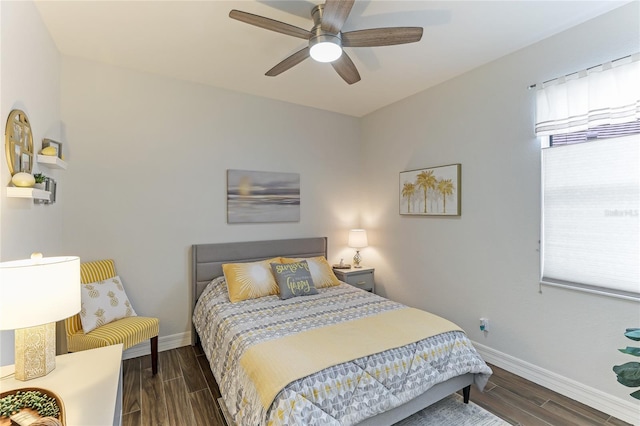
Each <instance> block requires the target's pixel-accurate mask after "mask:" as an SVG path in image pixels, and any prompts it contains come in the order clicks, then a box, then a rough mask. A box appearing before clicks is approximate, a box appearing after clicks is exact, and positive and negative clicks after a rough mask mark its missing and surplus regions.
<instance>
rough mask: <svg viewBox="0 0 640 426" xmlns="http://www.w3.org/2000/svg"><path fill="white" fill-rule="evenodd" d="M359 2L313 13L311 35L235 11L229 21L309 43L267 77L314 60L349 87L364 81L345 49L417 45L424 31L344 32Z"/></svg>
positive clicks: (333, 3)
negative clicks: (354, 4)
mask: <svg viewBox="0 0 640 426" xmlns="http://www.w3.org/2000/svg"><path fill="white" fill-rule="evenodd" d="M354 1H355V0H326V2H325V3H324V4H319V5H317V6H315V7H314V8H313V9H312V10H311V17H312V18H313V28H312V29H311V31H307V30H305V29H303V28H300V27H296V26H294V25H290V24H287V23H284V22H280V21H276V20H274V19H270V18H265V17H264V16H259V15H254V14H252V13H247V12H242V11H240V10H235V9H234V10H232V11H231V12H229V17H230V18H232V19H237V20H238V21H242V22H245V23H247V24H251V25H255V26H256V27H260V28H264V29H267V30H270V31H275V32H278V33H282V34H286V35H289V36H293V37H298V38H301V39H304V40H308V42H309V45H308V46H307V47H305V48H304V49H302V50H299V51H297V52H296V53H294V54H293V55H291V56H289V57H288V58H286V59H285V60H283V61H282V62H280V63H279V64H277V65H276V66H275V67H273V68H271V69H270V70H269V71H267V72H266V74H265V75H267V76H269V77H275V76H276V75H279V74H281V73H283V72H285V71H286V70H288V69H290V68H292V67H293V66H295V65H297V64H299V63H300V62H302V61H304V60H305V59H307V58H308V57H309V56H311V57H312V58H313V59H315V60H316V61H319V62H331V65H332V66H333V68H334V69H335V70H336V72H337V73H338V74H339V75H340V77H342V79H343V80H344V81H346V82H347V83H349V84H353V83H357V82H358V81H360V74H359V73H358V70H357V69H356V66H355V65H354V64H353V61H351V58H349V55H347V53H346V52H345V51H344V50H343V47H375V46H391V45H394V44H405V43H414V42H417V41H420V39H421V38H422V28H421V27H390V28H370V29H366V30H358V31H349V32H346V33H343V32H341V29H342V26H343V25H344V23H345V21H346V20H347V17H348V16H349V12H351V8H352V7H353V3H354Z"/></svg>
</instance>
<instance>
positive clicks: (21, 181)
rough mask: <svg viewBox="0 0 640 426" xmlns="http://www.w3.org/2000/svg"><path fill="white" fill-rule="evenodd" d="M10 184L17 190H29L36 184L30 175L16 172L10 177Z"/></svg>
mask: <svg viewBox="0 0 640 426" xmlns="http://www.w3.org/2000/svg"><path fill="white" fill-rule="evenodd" d="M11 183H13V185H14V186H17V187H19V188H31V187H33V185H35V183H36V179H35V177H34V176H32V175H31V173H26V172H18V173H16V174H15V175H13V176H12V177H11Z"/></svg>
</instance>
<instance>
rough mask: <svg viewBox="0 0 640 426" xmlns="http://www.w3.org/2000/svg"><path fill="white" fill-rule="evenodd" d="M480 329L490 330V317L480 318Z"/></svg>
mask: <svg viewBox="0 0 640 426" xmlns="http://www.w3.org/2000/svg"><path fill="white" fill-rule="evenodd" d="M480 331H485V332H486V331H489V318H480Z"/></svg>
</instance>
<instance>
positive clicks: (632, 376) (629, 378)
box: [613, 328, 640, 400]
mask: <svg viewBox="0 0 640 426" xmlns="http://www.w3.org/2000/svg"><path fill="white" fill-rule="evenodd" d="M624 335H625V336H626V337H627V338H629V339H631V340H634V341H640V328H627V329H626V331H625V333H624ZM618 350H619V351H620V352H622V353H623V354H628V355H632V356H637V357H640V348H638V347H634V346H627V347H626V348H624V349H618ZM613 372H614V373H616V375H617V376H618V382H619V383H621V384H623V385H625V386H627V387H630V388H635V387H639V386H640V362H627V363H625V364H622V365H615V366H613ZM630 395H631V396H632V397H634V398H635V399H639V400H640V390H636V391H635V392H632V393H631V394H630Z"/></svg>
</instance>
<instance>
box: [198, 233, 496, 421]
mask: <svg viewBox="0 0 640 426" xmlns="http://www.w3.org/2000/svg"><path fill="white" fill-rule="evenodd" d="M326 256H327V239H326V238H325V237H314V238H300V239H288V240H270V241H251V242H234V243H219V244H196V245H193V246H192V297H193V312H192V321H193V327H194V328H193V334H192V336H193V342H192V343H193V344H194V345H195V344H197V342H198V340H199V341H200V343H201V345H202V348H203V350H204V352H205V354H206V356H207V359H208V361H209V364H210V366H211V370H212V372H213V374H214V377H215V379H216V381H217V383H218V385H219V387H220V392H221V395H222V399H223V403H222V404H221V408H222V409H223V411H225V412H226V413H225V414H226V415H228V416H229V417H230V418H231V422H230V423H234V424H238V425H254V424H256V425H257V424H268V425H279V424H281V425H295V424H298V425H311V424H318V425H320V424H322V425H331V424H335V425H351V424H359V425H391V424H394V423H396V422H398V421H400V420H402V419H404V418H406V417H408V416H410V415H412V414H414V413H415V412H417V411H420V410H421V409H423V408H425V407H427V406H429V405H431V404H433V403H434V402H437V401H439V400H440V399H442V398H444V397H446V396H448V395H450V394H452V393H454V392H457V391H459V390H461V389H462V390H463V394H464V400H465V402H468V400H469V392H470V386H471V384H475V385H476V386H477V387H478V388H479V389H480V390H482V389H483V388H484V386H485V384H486V383H487V380H488V378H489V376H490V375H491V369H490V368H489V367H488V366H487V365H486V364H485V363H484V361H483V360H482V358H481V357H480V356H479V355H478V354H477V352H476V351H475V349H474V348H473V346H472V345H471V342H470V340H469V339H468V338H467V337H466V335H465V334H464V332H462V331H461V330H459V329H456V328H455V324H454V325H453V327H452V328H451V329H449V328H446V329H443V330H444V331H438V332H437V333H436V334H435V335H434V336H432V337H429V338H424V339H419V340H418V339H416V338H415V337H413V336H410V337H407V338H409V339H413V340H415V341H412V342H411V343H407V344H402V345H400V343H388V342H386V339H378V338H377V337H376V336H378V335H383V334H384V333H385V326H386V324H387V323H389V320H388V318H391V317H392V316H399V315H400V316H399V319H400V320H401V321H404V322H403V324H408V323H415V324H418V325H417V326H416V328H424V326H423V325H424V323H426V322H427V321H426V319H429V321H430V318H426V319H425V321H423V320H422V319H423V317H421V316H420V315H431V314H428V313H425V312H423V311H420V312H415V311H418V310H414V309H412V308H408V307H406V306H404V305H400V304H398V303H396V302H393V301H389V300H387V299H384V298H382V297H379V296H376V295H373V294H371V293H367V292H365V291H363V290H360V289H357V288H354V287H352V286H349V285H348V284H346V283H341V284H339V285H335V286H331V287H327V288H321V289H318V294H315V295H313V296H304V297H294V298H291V299H287V300H280V298H279V297H278V296H277V295H274V296H267V297H260V298H257V299H252V300H248V301H243V302H239V303H231V302H230V301H229V297H228V295H227V288H226V282H225V279H224V274H223V270H222V269H223V266H222V265H224V264H229V263H234V264H235V263H243V262H245V263H246V262H256V261H262V260H265V259H271V258H297V259H301V258H302V259H311V258H316V257H324V258H326ZM403 315H418V316H417V317H404V316H403ZM433 317H435V316H433ZM434 319H435V320H436V322H438V321H440V320H442V324H441V325H442V326H443V327H444V326H445V322H446V323H448V322H447V321H446V320H443V319H441V318H439V317H435V318H434ZM376 320H378V321H379V322H378V323H375V321H376ZM372 321H373V322H372ZM449 324H451V323H449ZM355 325H361V326H365V327H367V328H366V330H369V332H366V333H363V332H362V330H363V329H357V330H359V331H357V332H356V331H354V330H356V329H350V330H347V329H348V328H349V327H351V326H355ZM403 328H405V327H404V325H403ZM406 328H411V327H406ZM285 329H286V331H283V330H285ZM342 330H347V331H345V332H344V333H345V335H344V336H341V334H342ZM372 330H375V332H372ZM438 330H439V329H438ZM396 331H397V330H396ZM283 333H284V334H286V336H283V335H282V334H283ZM349 333H351V334H349ZM392 334H394V335H396V334H402V333H397V332H393V333H392ZM390 337H392V338H393V337H394V336H390ZM305 339H306V340H305ZM341 339H342V340H341ZM380 340H385V342H384V343H382V342H380ZM356 341H357V344H350V343H346V344H345V342H356ZM317 342H322V343H317ZM340 342H342V343H340ZM290 344H293V345H295V346H287V345H290ZM370 344H371V345H373V346H371V348H369V347H368V345H370ZM379 344H380V345H388V346H376V345H379ZM332 345H333V346H332ZM263 346H266V347H269V346H271V347H272V351H273V352H272V353H265V352H256V351H253V349H255V348H256V347H260V348H262V347H263ZM285 347H286V348H289V349H287V350H284V349H281V350H280V351H279V352H278V349H279V348H285ZM329 347H331V348H333V349H331V350H329V349H327V348H329ZM363 347H367V348H368V349H367V350H370V351H372V352H371V353H366V354H362V353H359V352H357V351H363V350H365V349H363ZM378 347H379V348H384V350H382V349H379V351H378V350H376V349H374V348H378ZM352 350H354V351H356V352H353V353H352V352H351V351H352ZM342 352H345V353H344V354H343V353H342ZM349 356H351V357H355V358H354V359H351V358H348V357H349ZM341 357H347V358H341ZM298 359H300V360H303V361H305V362H303V361H301V362H300V364H312V362H311V361H309V362H306V361H308V360H314V362H319V364H318V365H324V366H323V367H322V368H321V369H319V370H317V371H315V370H313V371H311V370H308V371H307V370H304V368H314V366H315V364H314V366H309V367H304V368H303V367H301V370H300V371H298V370H297V365H298V362H294V360H298ZM346 360H348V361H346ZM262 361H264V363H261V362H262ZM338 361H344V362H338ZM323 363H324V364H323ZM271 370H278V371H280V370H283V371H284V372H283V373H281V374H284V375H285V377H277V378H276V379H274V378H273V376H271V374H275V373H273V372H272V371H271ZM286 374H294V375H293V376H291V377H288V376H286ZM295 374H298V376H295ZM278 380H280V381H281V382H282V383H277V382H278ZM289 380H291V382H289ZM265 383H266V384H267V385H265ZM265 388H269V389H266V390H265Z"/></svg>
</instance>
